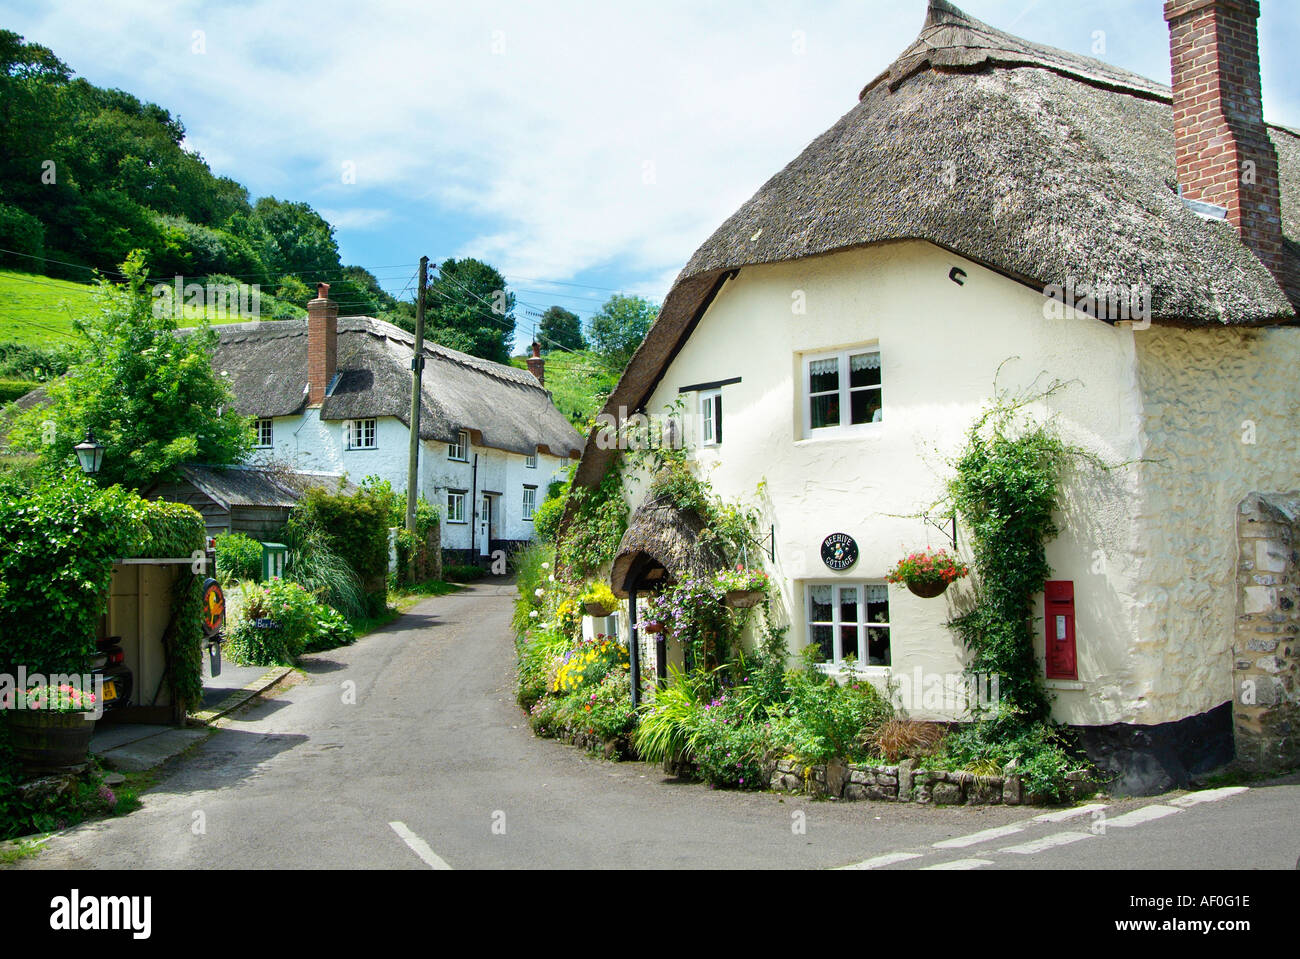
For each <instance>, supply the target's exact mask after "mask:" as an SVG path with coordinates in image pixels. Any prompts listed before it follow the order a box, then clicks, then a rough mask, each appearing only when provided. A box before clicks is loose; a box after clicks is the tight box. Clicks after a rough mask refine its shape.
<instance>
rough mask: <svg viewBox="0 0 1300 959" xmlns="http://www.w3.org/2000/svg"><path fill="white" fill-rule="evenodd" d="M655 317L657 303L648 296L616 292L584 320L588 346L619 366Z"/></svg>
mask: <svg viewBox="0 0 1300 959" xmlns="http://www.w3.org/2000/svg"><path fill="white" fill-rule="evenodd" d="M658 317H659V307H658V306H656V305H655V304H653V303H651V302H650V301H649V300H646V299H643V298H642V297H639V296H624V295H623V294H621V293H616V294H615V295H614V296H611V297H610V298H609V299H608V300H607V301H606V302H605V305H604V306H602V307H601V308H600V312H599V313H597V314H596V315H595V316H593V317H592V318H591V320H590V322H589V324H588V328H587V332H588V334H589V335H590V337H591V347H592V349H593V350H594V351H595V352H596V354H597V355H599V356H600V358H601V359H602V360H603V361H604V362H605V364H606V365H607V366H608V367H610V368H611V369H614V370H622V369H624V368H625V367H626V366H627V364H628V361H629V360H630V359H632V354H633V353H635V352H636V348H637V347H638V346H640V345H641V341H642V340H644V339H645V336H646V334H647V333H649V332H650V327H652V326H654V322H655V320H656V319H658Z"/></svg>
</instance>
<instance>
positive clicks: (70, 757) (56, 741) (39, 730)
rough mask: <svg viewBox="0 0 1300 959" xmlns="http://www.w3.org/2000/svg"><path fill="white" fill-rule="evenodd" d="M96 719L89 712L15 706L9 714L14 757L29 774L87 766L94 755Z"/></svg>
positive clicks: (49, 772)
mask: <svg viewBox="0 0 1300 959" xmlns="http://www.w3.org/2000/svg"><path fill="white" fill-rule="evenodd" d="M94 731H95V721H94V720H93V719H89V718H87V714H86V713H59V712H51V711H49V710H44V709H15V710H13V711H12V712H10V714H9V735H10V741H11V742H12V743H13V750H14V758H16V759H17V760H18V762H19V763H20V764H21V765H22V767H23V770H24V772H26V773H27V774H28V775H29V776H40V775H49V774H51V773H58V772H66V771H70V770H75V769H80V768H81V767H83V766H84V765H85V764H86V762H87V759H88V757H89V754H90V737H91V734H92V733H94Z"/></svg>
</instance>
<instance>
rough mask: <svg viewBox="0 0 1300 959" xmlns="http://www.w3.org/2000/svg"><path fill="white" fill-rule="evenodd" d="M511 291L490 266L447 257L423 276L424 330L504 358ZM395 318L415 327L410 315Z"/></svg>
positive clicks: (510, 333)
mask: <svg viewBox="0 0 1300 959" xmlns="http://www.w3.org/2000/svg"><path fill="white" fill-rule="evenodd" d="M514 309H515V295H514V294H513V293H511V292H509V290H507V289H506V281H505V277H503V276H502V275H501V274H500V273H499V272H497V270H496V269H495V268H494V267H491V266H489V265H488V264H486V263H484V262H482V261H480V260H474V259H464V260H455V259H448V260H444V261H443V262H442V265H441V266H439V267H438V275H437V276H436V277H434V278H433V279H432V280H431V281H430V282H429V289H428V294H427V299H426V300H425V335H426V336H427V337H428V338H429V339H430V340H432V341H433V342H435V343H441V344H442V345H443V346H448V347H450V348H451V349H453V350H460V351H461V352H462V353H468V354H470V355H471V356H479V357H482V358H483V359H485V360H492V361H493V362H494V363H509V362H510V348H511V345H512V343H513V342H514V325H515V318H514ZM396 322H398V324H399V325H401V326H404V327H406V328H407V329H408V330H414V329H415V323H414V318H409V319H408V318H406V317H399V318H398V319H397V320H396Z"/></svg>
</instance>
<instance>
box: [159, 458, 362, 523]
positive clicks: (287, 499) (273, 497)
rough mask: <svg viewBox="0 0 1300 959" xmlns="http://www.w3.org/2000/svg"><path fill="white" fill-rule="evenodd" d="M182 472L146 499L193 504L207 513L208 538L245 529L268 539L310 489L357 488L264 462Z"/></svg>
mask: <svg viewBox="0 0 1300 959" xmlns="http://www.w3.org/2000/svg"><path fill="white" fill-rule="evenodd" d="M180 473H181V479H180V480H179V481H177V482H175V483H159V484H157V485H155V486H153V487H152V488H150V489H149V490H148V491H146V493H145V498H146V499H154V500H159V499H160V500H167V501H168V502H172V503H184V504H185V505H187V506H192V507H193V508H194V509H196V510H198V512H199V514H200V515H201V516H202V517H203V525H204V526H205V527H206V528H207V534H208V536H210V537H211V536H219V535H220V534H222V533H244V534H246V535H248V536H251V537H253V538H254V539H259V540H260V539H266V538H267V537H269V536H272V535H273V534H275V533H276V531H277V530H279V529H280V528H281V527H283V526H284V524H285V522H287V521H288V519H289V513H290V511H291V510H292V509H293V508H294V506H296V505H297V503H298V499H299V498H300V497H301V496H302V494H303V493H305V492H306V491H307V490H308V489H311V488H312V487H321V488H324V489H328V490H330V491H331V492H333V491H336V490H339V489H342V490H345V491H350V490H352V489H354V487H353V486H352V485H351V484H349V483H348V482H347V481H346V480H345V479H344V477H342V476H340V475H339V474H338V473H312V472H302V471H291V470H283V469H274V468H268V467H260V466H220V467H219V466H182V467H181V468H180Z"/></svg>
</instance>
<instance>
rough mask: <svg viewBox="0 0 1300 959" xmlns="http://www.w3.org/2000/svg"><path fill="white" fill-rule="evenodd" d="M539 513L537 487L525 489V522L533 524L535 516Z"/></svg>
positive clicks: (526, 487)
mask: <svg viewBox="0 0 1300 959" xmlns="http://www.w3.org/2000/svg"><path fill="white" fill-rule="evenodd" d="M536 512H537V487H536V486H525V487H524V522H526V523H531V522H532V521H533V514H534V513H536Z"/></svg>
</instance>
